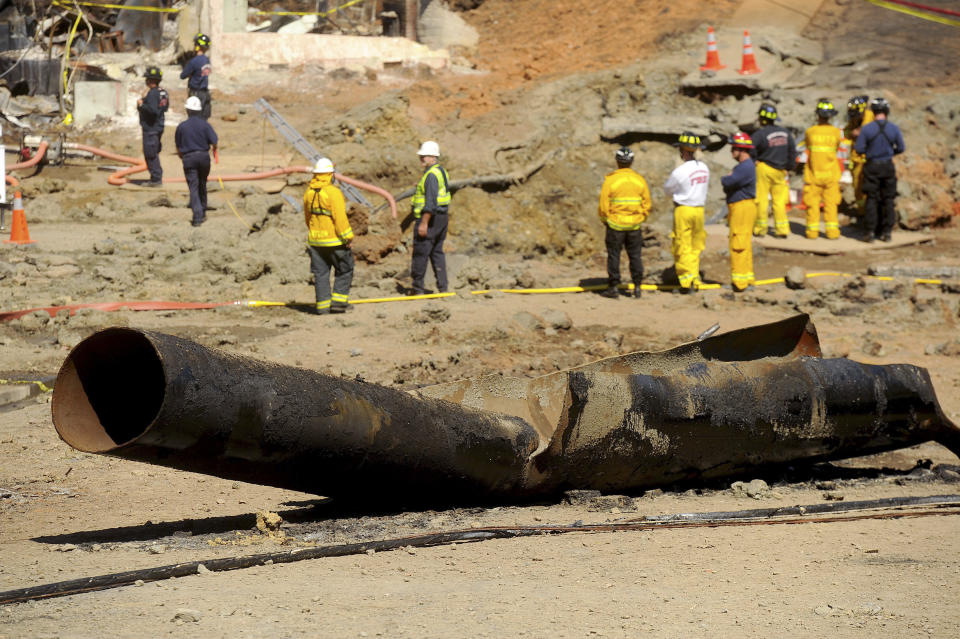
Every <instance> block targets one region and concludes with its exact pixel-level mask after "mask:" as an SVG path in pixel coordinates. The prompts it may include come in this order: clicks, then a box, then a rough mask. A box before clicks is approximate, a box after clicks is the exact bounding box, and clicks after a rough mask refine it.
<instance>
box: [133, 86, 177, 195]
mask: <svg viewBox="0 0 960 639" xmlns="http://www.w3.org/2000/svg"><path fill="white" fill-rule="evenodd" d="M169 106H170V96H168V95H167V92H166V90H164V89H161V88H160V87H152V88H151V89H150V90H149V91H148V92H147V95H146V97H144V98H143V102H142V103H141V104H140V106H139V107H137V110H138V111H139V112H140V129H141V130H142V131H143V158H144V159H145V160H146V162H147V169H148V170H149V171H150V183H151V184H160V183H161V182H163V167H161V166H160V151H161V150H162V146H161V143H160V138H161V137H162V136H163V123H164V116H163V114H164V113H166V112H167V107H169Z"/></svg>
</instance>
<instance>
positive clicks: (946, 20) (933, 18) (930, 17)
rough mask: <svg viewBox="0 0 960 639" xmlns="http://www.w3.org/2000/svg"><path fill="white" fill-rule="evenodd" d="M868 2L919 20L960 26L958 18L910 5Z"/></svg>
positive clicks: (878, 1) (880, 1)
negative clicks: (936, 13) (933, 13)
mask: <svg viewBox="0 0 960 639" xmlns="http://www.w3.org/2000/svg"><path fill="white" fill-rule="evenodd" d="M867 2H869V3H870V4H875V5H877V6H878V7H883V8H884V9H890V10H891V11H898V12H900V13H905V14H907V15H908V16H913V17H914V18H920V19H921V20H929V21H931V22H939V23H940V24H947V25H950V26H951V27H960V20H952V19H950V18H944V17H943V16H936V15H932V14H929V13H926V12H923V11H918V10H917V9H911V8H910V7H904V6H903V5H899V4H893V3H892V2H884V1H883V0H867Z"/></svg>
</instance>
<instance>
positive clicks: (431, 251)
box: [410, 141, 450, 295]
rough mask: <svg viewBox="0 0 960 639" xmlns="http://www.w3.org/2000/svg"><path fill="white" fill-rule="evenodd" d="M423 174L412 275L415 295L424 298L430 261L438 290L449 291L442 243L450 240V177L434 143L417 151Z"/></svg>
mask: <svg viewBox="0 0 960 639" xmlns="http://www.w3.org/2000/svg"><path fill="white" fill-rule="evenodd" d="M417 155H419V156H420V165H421V166H422V167H423V169H424V171H423V175H422V176H421V177H420V181H419V182H418V183H417V188H416V191H415V192H414V194H413V197H412V198H411V200H410V201H411V203H412V205H413V206H412V209H413V210H412V212H413V217H414V218H415V222H414V226H413V259H412V260H411V265H410V275H411V278H412V280H413V282H412V291H411V293H412V294H413V295H423V294H424V288H423V279H424V277H425V276H426V274H427V261H429V262H430V264H432V265H433V274H434V276H435V277H436V278H437V291H438V292H440V293H446V292H447V284H448V283H447V258H446V255H444V252H443V241H444V240H445V239H446V238H447V224H448V222H449V217H448V213H449V210H450V188H449V187H450V178H449V176H448V175H447V172H446V170H444V168H443V167H441V166H440V163H439V159H440V146H439V145H438V144H437V143H436V142H433V141H429V142H424V143H423V144H422V145H421V146H420V150H419V151H417Z"/></svg>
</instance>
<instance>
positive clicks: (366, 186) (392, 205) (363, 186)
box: [333, 173, 397, 219]
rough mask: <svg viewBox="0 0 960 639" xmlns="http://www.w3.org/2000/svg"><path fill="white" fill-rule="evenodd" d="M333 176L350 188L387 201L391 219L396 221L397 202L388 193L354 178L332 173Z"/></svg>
mask: <svg viewBox="0 0 960 639" xmlns="http://www.w3.org/2000/svg"><path fill="white" fill-rule="evenodd" d="M333 175H334V177H336V178H337V179H338V180H340V181H341V182H344V183H346V184H349V185H351V186H355V187H357V188H358V189H363V190H364V191H369V192H371V193H376V194H377V195H379V196H380V197H382V198H383V199H385V200H386V201H387V204H389V205H390V215H392V216H393V219H397V201H396V200H395V199H393V195H391V194H390V192H389V191H385V190H383V189H381V188H380V187H379V186H374V185H372V184H367V183H366V182H361V181H360V180H357V179H354V178H349V177H347V176H346V175H341V174H339V173H334V174H333Z"/></svg>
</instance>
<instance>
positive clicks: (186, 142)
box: [174, 111, 217, 226]
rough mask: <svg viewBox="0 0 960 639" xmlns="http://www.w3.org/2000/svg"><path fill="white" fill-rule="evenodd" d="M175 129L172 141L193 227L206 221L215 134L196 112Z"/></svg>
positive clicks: (215, 143) (215, 144) (192, 112)
mask: <svg viewBox="0 0 960 639" xmlns="http://www.w3.org/2000/svg"><path fill="white" fill-rule="evenodd" d="M188 113H189V114H190V117H188V118H187V119H186V120H185V121H184V122H181V123H180V124H179V125H178V126H177V132H176V134H175V135H174V141H175V142H176V144H177V153H179V154H180V159H181V160H182V161H183V176H184V177H185V178H187V186H188V187H190V208H191V210H192V211H193V221H192V224H193V225H194V226H200V225H201V224H203V222H204V220H206V219H207V214H206V210H207V178H208V177H209V176H210V147H211V146H214V147H215V146H217V133H216V132H215V131H214V130H213V127H212V126H210V123H209V122H207V121H206V120H204V119H203V118H201V117H200V114H199V113H197V112H196V111H188Z"/></svg>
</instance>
